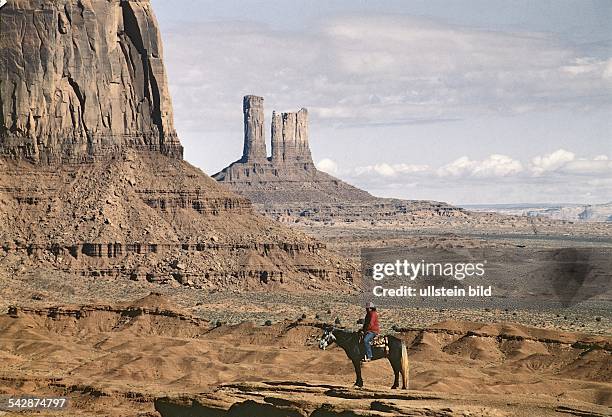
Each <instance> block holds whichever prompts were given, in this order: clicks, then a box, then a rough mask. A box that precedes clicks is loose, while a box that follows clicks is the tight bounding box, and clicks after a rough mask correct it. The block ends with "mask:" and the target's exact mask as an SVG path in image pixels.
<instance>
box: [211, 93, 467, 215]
mask: <svg viewBox="0 0 612 417" xmlns="http://www.w3.org/2000/svg"><path fill="white" fill-rule="evenodd" d="M263 102H264V99H263V97H258V96H252V95H249V96H245V97H244V100H243V113H244V120H245V123H244V151H243V154H242V158H240V159H239V160H237V161H236V162H234V163H232V164H230V165H229V166H228V167H226V168H225V169H223V170H222V171H220V172H218V173H217V174H215V175H213V178H214V179H216V180H217V181H219V182H221V183H223V184H226V185H228V186H229V187H230V188H231V189H232V190H234V191H236V192H237V193H239V194H241V195H243V196H244V197H247V198H248V199H250V200H251V201H252V202H253V203H254V204H255V206H256V207H257V209H258V210H259V211H260V212H262V213H264V214H266V215H268V216H270V217H272V218H274V219H277V220H285V221H289V222H291V223H295V222H296V221H299V220H301V219H308V220H310V221H323V222H329V221H335V220H339V221H342V222H356V221H365V222H367V223H368V224H370V223H371V222H373V221H385V222H398V221H399V222H412V221H413V220H414V218H415V217H418V218H420V219H426V218H430V217H439V218H442V217H444V218H446V217H458V216H459V217H464V216H466V212H465V211H463V210H461V209H460V208H457V207H453V206H450V205H448V204H446V203H442V202H436V201H416V200H400V199H391V198H379V197H375V196H373V195H371V194H370V193H368V192H367V191H364V190H361V189H359V188H357V187H354V186H352V185H350V184H347V183H346V182H344V181H342V180H340V179H338V178H335V177H333V176H331V175H329V174H327V173H325V172H322V171H319V170H318V169H317V168H316V167H315V164H314V163H313V161H312V155H311V151H310V144H309V137H308V136H309V120H308V110H307V109H305V108H302V109H300V110H299V111H297V112H287V113H278V112H276V111H273V112H272V121H271V123H270V126H271V127H270V131H271V137H272V138H271V144H272V152H271V155H270V156H269V157H266V153H265V152H266V145H265V136H264V133H263V132H264V129H263V125H264V107H263ZM252 132H258V134H257V135H255V136H254V135H253V133H252ZM253 149H257V154H256V157H254V152H253Z"/></svg>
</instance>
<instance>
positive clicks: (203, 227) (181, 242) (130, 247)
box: [0, 0, 354, 290]
mask: <svg viewBox="0 0 612 417" xmlns="http://www.w3.org/2000/svg"><path fill="white" fill-rule="evenodd" d="M0 19H1V21H0V24H1V25H0V27H1V34H2V36H1V38H0V39H1V43H2V49H1V51H0V54H1V55H0V57H1V65H2V68H1V70H0V77H1V78H0V81H1V83H0V89H1V95H0V100H1V102H0V109H1V112H0V172H1V173H2V175H0V276H2V277H4V276H11V277H12V276H17V275H18V276H20V277H21V276H28V274H30V273H33V272H32V271H42V272H41V273H42V274H43V275H44V274H49V275H57V274H66V276H72V277H73V276H74V275H76V276H78V277H113V278H127V279H132V280H135V281H141V280H142V281H149V282H154V283H164V284H169V285H185V286H193V287H197V288H204V289H216V290H218V289H233V290H245V289H247V288H248V289H258V288H261V289H272V288H278V289H285V290H299V289H306V290H307V289H313V290H314V289H324V288H326V287H330V286H331V287H335V288H345V289H350V288H353V287H352V278H353V275H352V274H353V273H354V267H353V266H352V265H351V264H350V263H348V262H346V261H343V260H342V259H340V258H338V257H337V256H336V255H334V254H333V253H331V252H329V251H327V250H326V249H325V246H324V245H323V244H321V243H320V242H317V241H316V240H314V239H312V238H309V237H307V236H305V235H303V234H301V233H297V232H295V231H292V230H288V229H287V228H285V227H283V226H281V225H279V224H277V223H275V222H273V221H270V220H269V219H266V218H264V217H262V216H260V215H258V214H256V213H254V211H253V209H252V206H251V202H250V201H248V200H247V199H246V198H244V197H240V196H237V195H235V194H233V193H231V192H229V191H228V190H226V189H224V188H223V187H222V186H220V185H219V184H217V183H216V182H215V181H213V180H211V179H210V177H208V176H206V175H205V174H204V173H203V172H202V171H200V170H199V169H196V168H194V167H193V166H191V165H189V164H188V163H186V162H184V161H183V160H182V147H181V145H180V143H179V141H178V138H177V136H176V132H175V131H174V127H173V120H172V106H171V103H170V96H169V94H168V87H167V83H166V75H165V70H164V66H163V61H162V45H161V39H160V34H159V31H158V28H157V23H156V21H155V17H154V15H153V11H152V9H151V5H150V3H149V1H148V0H141V1H136V0H58V1H51V0H12V1H10V2H9V3H8V4H7V5H6V6H5V7H3V8H2V10H1V11H0ZM262 101H263V99H261V98H258V97H246V98H245V101H244V110H245V112H244V120H245V161H247V162H249V163H255V162H256V161H259V160H260V159H263V161H264V162H266V163H267V158H266V149H265V138H264V133H263V103H262ZM85 162H86V163H85ZM143 285H147V284H145V283H143Z"/></svg>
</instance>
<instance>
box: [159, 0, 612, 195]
mask: <svg viewBox="0 0 612 417" xmlns="http://www.w3.org/2000/svg"><path fill="white" fill-rule="evenodd" d="M152 1H153V5H154V8H155V11H156V14H157V18H158V20H159V23H160V26H161V30H162V36H163V39H164V45H165V50H164V52H165V58H166V66H167V69H168V76H169V81H170V90H171V93H172V99H173V102H174V110H175V123H176V127H177V130H178V132H179V135H180V137H181V140H182V142H183V144H184V145H185V148H186V153H185V155H186V159H187V160H188V161H190V162H191V163H193V164H195V165H197V166H199V167H200V168H202V169H203V170H204V171H205V172H207V173H209V174H214V173H215V172H217V171H218V170H220V169H222V168H223V167H225V166H226V165H228V164H229V163H230V162H232V161H234V160H236V159H238V158H239V157H240V153H241V151H242V107H241V106H242V96H243V95H245V94H256V95H261V96H264V97H265V106H266V117H267V123H269V121H270V114H271V112H272V110H273V109H276V110H280V111H292V110H297V109H299V108H300V107H307V108H308V109H309V110H310V115H311V119H310V142H311V147H312V152H313V158H314V160H315V162H316V163H317V165H318V166H319V168H320V169H323V170H325V171H327V172H330V173H331V174H333V175H336V176H338V177H340V178H342V179H344V180H346V181H348V182H350V183H352V184H354V185H357V186H359V187H362V188H364V189H367V190H368V191H370V192H372V193H373V194H375V195H380V196H394V197H402V198H414V199H432V200H444V201H448V202H450V203H454V204H477V203H487V204H492V203H543V202H545V203H552V202H567V203H601V202H607V201H612V117H611V115H612V24H610V22H612V2H610V1H607V0H602V1H588V0H574V1H570V0H554V1H549V0H538V1H531V0H529V1H518V0H517V1H506V0H469V1H452V0H447V1H439V0H414V1H404V0H396V1H393V0H388V1H385V0H377V1H374V0H371V1H366V0H335V1H317V2H315V1H310V0H279V1H261V0H260V1H248V0H247V1H245V0H240V1H239V0H224V1H219V0H215V1H207V0H206V1H203V0H174V1H167V0H152ZM268 136H269V135H268ZM268 141H269V137H268Z"/></svg>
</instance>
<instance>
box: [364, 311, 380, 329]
mask: <svg viewBox="0 0 612 417" xmlns="http://www.w3.org/2000/svg"><path fill="white" fill-rule="evenodd" d="M363 327H364V330H365V331H366V332H374V333H380V324H379V323H378V313H377V312H376V311H373V310H370V311H368V313H367V314H366V317H365V321H364V326H363Z"/></svg>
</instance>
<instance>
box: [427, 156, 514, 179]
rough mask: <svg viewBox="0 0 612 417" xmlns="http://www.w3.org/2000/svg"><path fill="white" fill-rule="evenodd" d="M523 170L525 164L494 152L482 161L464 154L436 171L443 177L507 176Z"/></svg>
mask: <svg viewBox="0 0 612 417" xmlns="http://www.w3.org/2000/svg"><path fill="white" fill-rule="evenodd" d="M522 171H523V164H522V163H521V162H520V161H517V160H514V159H512V158H510V157H509V156H506V155H499V154H493V155H489V156H488V157H487V158H485V159H483V160H481V161H473V160H470V159H469V158H468V157H467V156H463V157H461V158H459V159H456V160H455V161H453V162H451V163H449V164H446V165H444V166H442V167H440V168H438V170H437V171H436V173H437V174H438V175H439V176H441V177H447V176H452V177H463V176H467V177H477V178H491V177H506V176H511V175H515V174H518V173H520V172H522Z"/></svg>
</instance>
